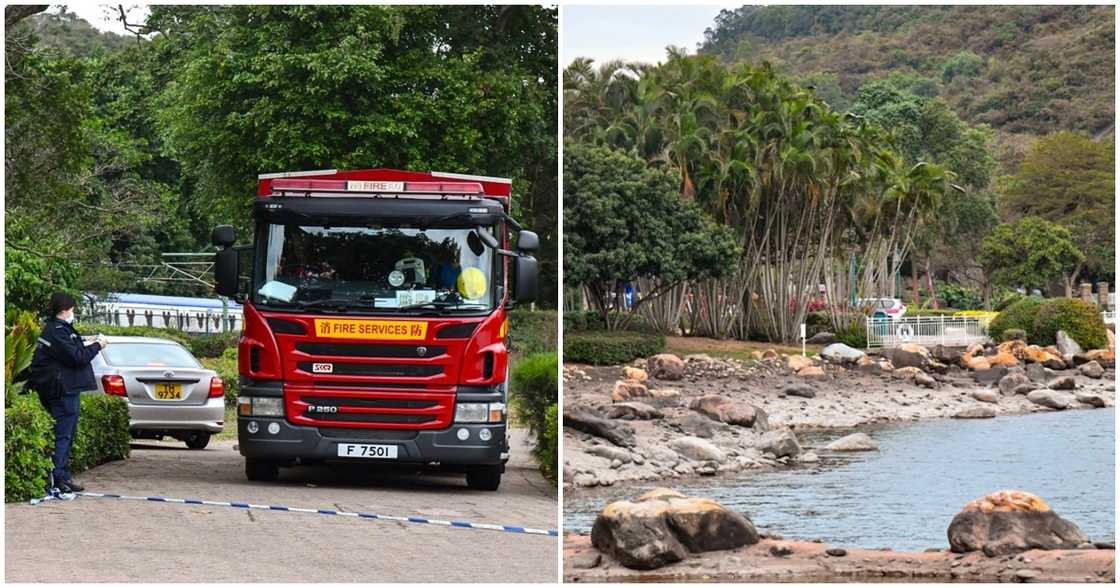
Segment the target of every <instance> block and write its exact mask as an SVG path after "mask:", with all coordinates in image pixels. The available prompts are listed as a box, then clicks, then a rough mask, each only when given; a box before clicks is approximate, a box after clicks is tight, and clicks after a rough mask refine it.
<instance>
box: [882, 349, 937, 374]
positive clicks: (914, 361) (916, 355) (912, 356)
mask: <svg viewBox="0 0 1120 588" xmlns="http://www.w3.org/2000/svg"><path fill="white" fill-rule="evenodd" d="M890 357H891V363H892V364H894V367H895V369H898V368H906V367H914V368H918V369H920V370H924V369H926V368H927V367H928V366H929V362H930V360H931V359H932V356H931V355H930V352H929V349H926V348H925V347H923V346H921V345H918V344H917V343H903V344H902V345H899V346H898V347H895V348H894V349H891V352H890Z"/></svg>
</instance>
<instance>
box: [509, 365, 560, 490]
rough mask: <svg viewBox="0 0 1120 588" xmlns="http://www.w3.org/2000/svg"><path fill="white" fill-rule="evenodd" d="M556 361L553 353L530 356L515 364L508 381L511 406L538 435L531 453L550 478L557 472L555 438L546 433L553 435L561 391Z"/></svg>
mask: <svg viewBox="0 0 1120 588" xmlns="http://www.w3.org/2000/svg"><path fill="white" fill-rule="evenodd" d="M558 361H559V360H558V358H557V356H556V354H555V353H536V354H533V355H530V356H528V357H526V358H524V359H523V360H521V361H520V362H519V363H518V364H517V367H516V368H515V369H514V370H513V375H512V377H511V380H512V381H511V382H510V395H509V402H510V408H511V409H512V412H513V414H514V416H516V417H517V419H518V420H519V421H521V422H523V423H525V425H526V426H528V427H529V431H530V432H531V433H533V434H535V435H536V436H537V444H536V447H535V448H534V449H533V455H534V456H536V458H537V463H539V464H540V466H541V472H542V473H544V474H545V475H546V476H549V477H552V476H555V473H556V471H557V461H556V458H557V455H556V441H555V439H552V440H551V441H550V440H549V439H548V435H550V434H551V435H553V436H555V435H556V427H557V425H556V404H557V402H558V400H559V390H560V388H559V382H558V378H557V367H558ZM550 419H551V420H550ZM550 431H551V433H550Z"/></svg>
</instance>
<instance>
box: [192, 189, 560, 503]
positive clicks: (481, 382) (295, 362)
mask: <svg viewBox="0 0 1120 588" xmlns="http://www.w3.org/2000/svg"><path fill="white" fill-rule="evenodd" d="M510 188H511V182H510V180H508V179H503V178H492V177H484V176H469V175H462V174H451V173H438V172H430V173H422V172H408V171H401V170H393V169H368V170H355V171H337V170H325V171H311V172H287V173H278V174H265V175H261V176H260V178H259V188H258V193H257V198H256V201H255V203H254V210H253V213H254V221H255V238H254V240H253V243H252V244H251V245H244V246H234V243H235V242H236V234H235V231H234V228H233V227H232V226H229V225H222V226H218V227H216V228H215V229H214V231H213V233H212V235H211V240H212V241H213V243H214V245H216V246H217V247H218V249H219V250H218V252H217V254H216V262H215V268H214V273H215V281H216V290H217V292H218V293H219V294H221V295H224V296H230V297H233V298H235V299H236V300H238V301H239V302H241V303H242V304H243V312H244V328H243V331H242V335H241V339H240V342H239V344H238V368H239V371H240V373H241V377H240V392H239V396H238V405H237V409H238V410H237V415H238V417H237V437H238V447H239V449H240V452H241V455H243V456H244V457H245V474H246V476H247V477H248V478H249V479H250V480H260V481H269V480H274V479H276V478H277V476H278V475H279V468H280V467H283V466H290V465H297V464H313V463H321V462H334V461H353V460H371V461H376V462H382V463H384V462H390V463H401V464H410V465H411V464H424V465H435V466H439V467H440V468H441V469H446V470H451V471H456V472H462V473H465V474H466V477H467V485H468V486H469V487H471V488H474V489H481V490H497V488H498V486H499V484H500V483H501V476H502V472H503V471H504V468H505V465H504V464H505V461H506V460H507V459H508V456H509V445H508V440H507V438H506V396H507V383H508V379H509V374H508V368H507V365H508V363H507V357H508V352H509V344H508V330H509V323H508V321H507V319H506V311H507V309H508V308H510V306H511V305H512V304H514V303H523V302H530V301H532V300H534V299H535V297H536V290H537V261H536V259H535V258H534V257H533V256H532V254H533V252H535V251H536V249H537V247H538V237H537V235H536V233H533V232H532V231H528V230H523V229H522V228H521V226H520V225H519V224H518V223H517V222H516V221H515V220H514V219H513V218H511V217H510V214H509V206H510V202H509V200H510ZM513 232H516V233H517V235H516V241H512V245H513V246H512V247H511V234H512V233H513ZM250 259H251V261H249V260H250Z"/></svg>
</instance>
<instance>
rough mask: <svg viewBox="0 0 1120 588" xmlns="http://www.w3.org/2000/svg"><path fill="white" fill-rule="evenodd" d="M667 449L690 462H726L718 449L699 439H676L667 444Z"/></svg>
mask: <svg viewBox="0 0 1120 588" xmlns="http://www.w3.org/2000/svg"><path fill="white" fill-rule="evenodd" d="M669 447H670V448H672V449H673V451H676V452H677V453H679V454H680V455H683V456H684V457H687V458H688V459H691V460H692V461H717V462H720V463H723V462H724V461H727V456H726V455H724V453H723V451H722V450H720V448H719V447H716V446H715V445H713V444H712V443H711V442H710V441H706V440H704V439H701V438H699V437H677V438H676V439H673V440H672V441H670V442H669Z"/></svg>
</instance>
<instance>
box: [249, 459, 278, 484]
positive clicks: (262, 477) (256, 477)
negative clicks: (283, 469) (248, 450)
mask: <svg viewBox="0 0 1120 588" xmlns="http://www.w3.org/2000/svg"><path fill="white" fill-rule="evenodd" d="M279 476H280V466H279V465H277V463H276V462H274V461H269V460H267V459H259V458H254V457H246V458H245V477H246V478H249V480H251V481H253V482H272V481H274V480H276V478H277V477H279Z"/></svg>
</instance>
